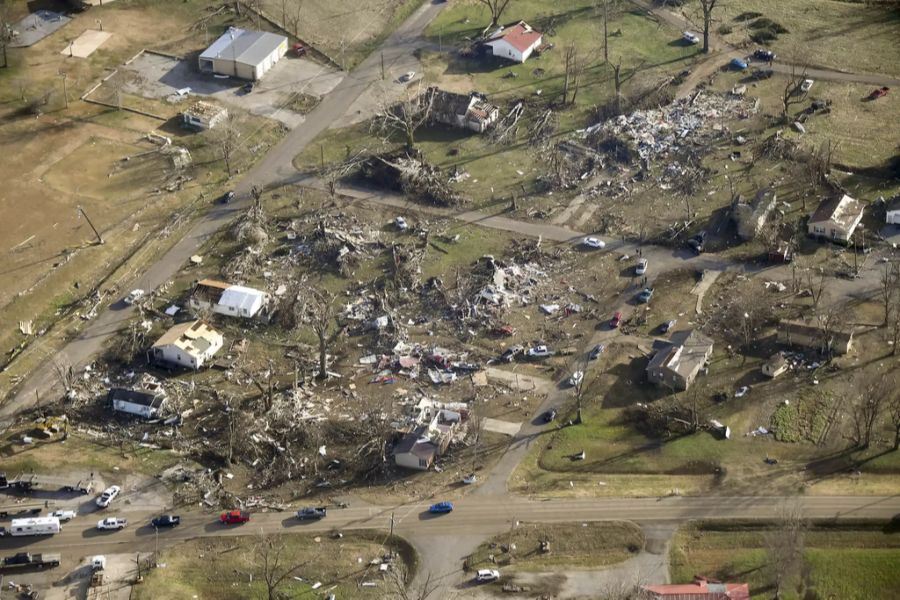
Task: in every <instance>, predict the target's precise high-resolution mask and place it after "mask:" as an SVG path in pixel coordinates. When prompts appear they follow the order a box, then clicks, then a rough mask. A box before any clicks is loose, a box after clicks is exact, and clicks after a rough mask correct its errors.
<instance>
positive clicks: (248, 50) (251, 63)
mask: <svg viewBox="0 0 900 600" xmlns="http://www.w3.org/2000/svg"><path fill="white" fill-rule="evenodd" d="M287 48H288V40H287V38H286V37H284V36H283V35H277V34H275V33H269V32H268V31H247V30H245V29H238V28H237V27H230V28H229V29H228V31H226V32H225V33H224V34H222V37H220V38H219V39H217V40H216V41H215V42H213V43H212V45H211V46H210V47H209V48H207V49H206V50H204V51H203V53H202V54H201V55H200V58H199V61H200V71H201V72H202V73H215V74H216V75H229V76H232V77H237V78H239V79H247V80H249V81H258V80H260V79H262V77H263V75H265V74H266V72H267V71H268V70H269V69H271V68H272V67H273V66H275V63H277V62H278V61H279V60H280V59H281V57H282V56H284V55H285V53H286V52H287Z"/></svg>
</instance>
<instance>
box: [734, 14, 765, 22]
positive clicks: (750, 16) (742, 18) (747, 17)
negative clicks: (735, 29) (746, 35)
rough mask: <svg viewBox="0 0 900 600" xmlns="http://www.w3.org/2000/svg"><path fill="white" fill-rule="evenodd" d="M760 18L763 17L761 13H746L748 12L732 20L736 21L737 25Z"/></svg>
mask: <svg viewBox="0 0 900 600" xmlns="http://www.w3.org/2000/svg"><path fill="white" fill-rule="evenodd" d="M761 16H763V15H762V13H758V12H753V11H748V12H742V13H741V14H739V15H738V16H736V17H735V18H734V20H735V21H737V22H738V23H741V22H743V21H749V20H750V19H755V18H757V17H761Z"/></svg>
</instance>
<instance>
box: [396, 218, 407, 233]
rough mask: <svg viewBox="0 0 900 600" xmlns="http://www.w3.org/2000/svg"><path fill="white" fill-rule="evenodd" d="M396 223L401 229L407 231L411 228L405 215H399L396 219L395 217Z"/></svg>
mask: <svg viewBox="0 0 900 600" xmlns="http://www.w3.org/2000/svg"><path fill="white" fill-rule="evenodd" d="M394 225H396V226H397V229H399V230H400V231H406V230H407V229H409V224H408V223H407V222H406V219H404V218H403V217H397V218H396V219H394Z"/></svg>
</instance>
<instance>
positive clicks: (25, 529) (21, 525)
mask: <svg viewBox="0 0 900 600" xmlns="http://www.w3.org/2000/svg"><path fill="white" fill-rule="evenodd" d="M61 530H62V527H60V525H59V518H57V517H34V518H32V519H13V520H12V522H11V523H10V524H9V527H8V528H7V530H6V533H7V535H53V534H55V533H59V532H60V531H61Z"/></svg>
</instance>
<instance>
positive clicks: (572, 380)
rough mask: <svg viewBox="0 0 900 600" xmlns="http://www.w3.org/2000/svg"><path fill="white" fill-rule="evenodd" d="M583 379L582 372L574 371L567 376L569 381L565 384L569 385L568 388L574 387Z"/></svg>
mask: <svg viewBox="0 0 900 600" xmlns="http://www.w3.org/2000/svg"><path fill="white" fill-rule="evenodd" d="M583 379H584V372H583V371H575V372H574V373H572V374H571V375H570V376H569V379H568V380H566V383H568V384H569V386H570V387H576V386H578V384H579V383H581V381H582V380H583Z"/></svg>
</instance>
